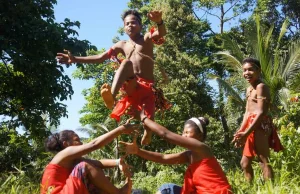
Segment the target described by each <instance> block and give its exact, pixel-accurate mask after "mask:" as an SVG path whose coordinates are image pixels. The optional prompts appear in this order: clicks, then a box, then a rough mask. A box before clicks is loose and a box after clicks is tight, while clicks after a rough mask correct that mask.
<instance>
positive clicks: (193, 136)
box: [122, 110, 232, 194]
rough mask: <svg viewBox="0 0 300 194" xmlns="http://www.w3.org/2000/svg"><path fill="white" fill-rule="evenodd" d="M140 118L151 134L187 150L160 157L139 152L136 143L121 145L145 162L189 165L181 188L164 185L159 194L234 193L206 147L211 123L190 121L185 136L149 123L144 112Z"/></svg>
mask: <svg viewBox="0 0 300 194" xmlns="http://www.w3.org/2000/svg"><path fill="white" fill-rule="evenodd" d="M140 118H141V121H142V122H143V124H144V125H145V126H147V127H148V128H149V129H150V130H151V131H152V132H154V133H156V134H157V135H159V136H160V137H162V138H163V139H165V140H166V141H168V142H170V143H173V144H176V145H179V146H181V147H185V148H187V149H188V150H187V151H184V152H181V153H177V154H161V153H157V152H151V151H147V150H143V149H140V148H138V146H137V144H136V141H135V140H134V141H133V143H126V142H122V145H124V146H125V147H124V148H125V151H126V153H128V154H136V155H138V156H140V157H142V158H144V159H146V160H150V161H154V162H158V163H161V164H184V163H187V164H189V166H188V169H187V170H186V173H185V176H184V183H183V186H182V187H179V186H177V185H174V184H165V185H163V186H162V187H160V188H159V191H158V192H157V194H159V193H162V194H164V193H171V194H172V193H173V194H178V193H182V194H186V193H219V194H230V193H232V192H231V187H230V185H229V183H228V181H227V178H226V176H225V174H224V172H223V170H222V168H221V166H220V164H219V163H218V161H217V160H216V158H215V157H214V155H213V153H212V151H211V149H210V148H209V147H208V146H207V145H206V144H205V143H203V142H204V140H205V138H206V133H207V130H206V126H207V125H208V123H209V120H208V119H207V118H204V117H200V118H191V119H189V120H187V121H186V122H185V124H184V130H183V134H182V136H180V135H178V134H176V133H173V132H171V131H169V130H168V129H166V128H165V127H163V126H161V125H159V124H158V123H156V122H154V121H152V120H151V119H149V118H148V117H147V116H146V115H145V114H144V111H143V110H142V111H141V112H140Z"/></svg>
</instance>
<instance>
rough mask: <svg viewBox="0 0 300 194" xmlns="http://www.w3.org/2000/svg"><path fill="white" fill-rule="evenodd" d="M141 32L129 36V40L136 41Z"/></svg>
mask: <svg viewBox="0 0 300 194" xmlns="http://www.w3.org/2000/svg"><path fill="white" fill-rule="evenodd" d="M141 36H142V35H141V34H136V35H134V36H130V37H129V38H130V40H132V41H133V42H135V41H138V40H139V39H140V38H141Z"/></svg>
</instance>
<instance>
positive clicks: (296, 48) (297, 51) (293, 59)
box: [282, 41, 300, 80]
mask: <svg viewBox="0 0 300 194" xmlns="http://www.w3.org/2000/svg"><path fill="white" fill-rule="evenodd" d="M288 56H289V60H288V61H287V63H286V66H285V68H284V70H283V72H282V76H283V78H284V79H285V80H288V78H289V76H290V75H292V74H297V73H298V72H299V63H300V41H297V42H294V43H291V46H290V48H289V55H288Z"/></svg>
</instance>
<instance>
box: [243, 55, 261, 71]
mask: <svg viewBox="0 0 300 194" xmlns="http://www.w3.org/2000/svg"><path fill="white" fill-rule="evenodd" d="M245 63H250V64H252V65H255V66H256V67H257V68H258V69H260V68H261V66H260V62H259V60H257V59H255V58H251V57H248V58H245V59H244V60H243V62H242V65H244V64H245Z"/></svg>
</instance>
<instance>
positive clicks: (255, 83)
mask: <svg viewBox="0 0 300 194" xmlns="http://www.w3.org/2000/svg"><path fill="white" fill-rule="evenodd" d="M260 83H262V81H261V80H260V79H257V80H255V81H254V82H253V83H251V86H252V88H256V86H257V85H258V84H260Z"/></svg>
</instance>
